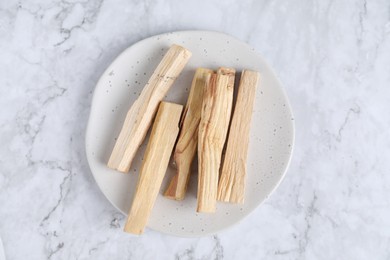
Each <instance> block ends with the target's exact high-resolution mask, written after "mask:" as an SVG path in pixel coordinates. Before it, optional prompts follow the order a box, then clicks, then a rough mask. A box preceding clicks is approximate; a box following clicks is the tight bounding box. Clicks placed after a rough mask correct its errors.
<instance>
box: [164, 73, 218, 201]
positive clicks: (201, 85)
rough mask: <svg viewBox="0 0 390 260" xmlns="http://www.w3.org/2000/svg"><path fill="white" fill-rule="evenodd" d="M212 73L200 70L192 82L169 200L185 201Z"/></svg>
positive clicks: (167, 191)
mask: <svg viewBox="0 0 390 260" xmlns="http://www.w3.org/2000/svg"><path fill="white" fill-rule="evenodd" d="M212 73H213V71H212V70H209V69H204V68H198V69H197V70H196V72H195V75H194V78H193V80H192V84H191V90H190V94H189V96H188V100H187V104H186V107H185V109H184V113H183V117H182V121H181V127H180V128H181V129H180V135H179V139H178V141H177V144H176V148H175V153H174V158H175V163H176V167H177V173H176V174H175V175H174V176H173V178H172V180H171V182H170V184H169V186H168V188H167V190H166V191H165V194H164V195H165V196H166V197H168V198H171V199H175V200H183V199H184V196H185V193H186V190H187V186H188V181H189V178H190V170H191V164H192V161H193V159H194V156H195V153H196V149H197V146H198V132H199V122H200V116H201V111H202V100H203V90H204V89H205V88H207V87H208V85H209V83H210V77H211V75H212Z"/></svg>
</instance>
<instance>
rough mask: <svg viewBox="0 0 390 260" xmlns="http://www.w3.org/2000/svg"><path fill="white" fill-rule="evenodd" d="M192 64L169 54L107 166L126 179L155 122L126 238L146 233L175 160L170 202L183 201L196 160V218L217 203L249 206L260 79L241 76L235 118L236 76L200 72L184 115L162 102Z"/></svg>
mask: <svg viewBox="0 0 390 260" xmlns="http://www.w3.org/2000/svg"><path fill="white" fill-rule="evenodd" d="M190 57H191V52H190V51H188V50H187V49H185V48H183V47H181V46H178V45H172V46H171V48H170V49H169V50H168V52H167V53H166V54H165V56H164V57H163V59H162V61H161V62H160V64H159V65H158V66H157V68H156V69H155V71H154V73H153V74H152V76H151V77H150V79H149V81H148V83H147V84H146V86H145V87H144V89H143V90H142V93H141V95H140V96H139V98H138V99H137V100H136V101H135V102H134V104H133V105H132V107H131V108H130V110H129V111H128V113H127V115H126V118H125V121H124V123H123V127H122V130H121V132H120V134H119V137H118V139H117V141H116V144H115V146H114V149H113V151H112V154H111V156H110V159H109V161H108V167H110V168H112V169H115V170H118V171H120V172H124V173H127V172H128V171H129V169H130V166H131V163H132V161H133V158H134V156H135V154H136V152H137V150H138V148H139V146H140V145H141V143H142V142H143V140H144V138H145V136H146V133H147V131H148V130H149V128H150V126H151V125H152V122H153V119H154V123H153V127H152V131H151V135H150V139H149V142H148V145H147V148H146V151H145V154H144V159H143V164H142V167H141V171H140V175H139V177H138V183H137V188H136V191H135V195H134V198H133V203H132V206H131V209H130V212H129V216H128V219H127V222H126V225H125V231H126V232H129V233H133V234H141V233H142V232H143V230H144V228H145V226H146V225H147V221H148V219H149V216H150V214H151V211H152V208H153V205H154V202H155V200H156V198H157V196H158V193H159V191H160V188H161V184H162V181H163V178H164V175H165V172H166V170H167V167H168V163H169V159H170V157H171V154H172V152H173V156H174V160H175V162H176V167H177V173H176V175H175V176H174V177H173V178H172V180H171V181H170V184H169V186H168V188H167V190H166V191H165V193H164V195H165V196H166V197H167V198H171V199H175V200H183V199H184V197H185V193H186V190H187V186H188V183H189V178H190V175H191V164H192V161H193V159H194V157H195V155H196V152H197V154H198V194H197V199H198V203H197V204H198V205H197V211H198V212H215V209H216V201H217V200H220V201H224V202H231V203H243V202H244V194H245V175H246V158H247V150H248V143H249V130H250V122H251V117H252V110H253V106H254V100H255V93H256V88H257V85H258V81H259V73H258V72H255V71H250V70H244V71H242V73H241V79H240V83H239V86H238V92H237V100H236V103H235V106H234V111H233V114H232V110H233V109H232V108H233V92H234V85H235V84H234V83H235V75H236V71H235V69H233V68H226V67H221V68H219V69H218V70H217V71H213V70H211V69H205V68H198V69H197V70H196V72H195V75H194V78H193V81H192V85H191V90H190V93H189V97H188V100H187V104H186V106H185V108H184V111H182V110H183V106H182V105H179V104H174V103H169V102H164V101H162V100H163V98H164V96H165V95H166V93H167V92H168V90H169V88H170V87H171V86H172V84H173V82H174V81H175V79H176V78H177V77H178V76H179V74H180V73H181V71H182V70H183V69H184V67H185V65H186V64H187V62H188V61H189V59H190ZM175 143H176V146H175ZM224 147H226V151H225V155H224V158H222V150H223V149H224Z"/></svg>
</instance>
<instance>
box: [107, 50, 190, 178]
mask: <svg viewBox="0 0 390 260" xmlns="http://www.w3.org/2000/svg"><path fill="white" fill-rule="evenodd" d="M190 57H191V53H190V52H189V51H188V50H186V49H185V48H183V47H181V46H178V45H172V46H171V48H170V49H169V50H168V52H167V53H166V54H165V56H164V58H163V59H162V61H161V62H160V64H159V65H158V66H157V68H156V70H155V71H154V72H153V75H152V76H151V78H150V79H149V81H148V83H147V84H146V86H145V87H144V89H143V90H142V92H141V95H140V96H139V97H138V99H137V100H136V101H135V102H134V104H133V105H132V106H131V108H130V110H129V112H127V115H126V119H125V122H124V124H123V127H122V130H121V132H120V134H119V137H118V140H117V141H116V144H115V147H114V149H113V151H112V153H111V157H110V159H109V161H108V164H107V165H108V167H110V168H112V169H116V170H118V171H121V172H128V171H129V169H130V166H131V162H132V161H133V158H134V156H135V154H136V152H137V150H138V148H139V146H140V145H141V143H142V141H143V140H144V138H145V136H146V133H147V131H148V129H149V127H150V125H151V122H152V119H153V117H154V115H155V114H156V111H157V107H158V104H159V103H160V102H161V100H162V99H163V98H164V96H165V94H166V93H167V91H168V90H169V88H170V87H171V86H172V84H173V82H174V81H175V79H176V78H177V77H178V75H179V74H180V72H181V71H182V70H183V68H184V66H185V65H186V64H187V62H188V60H189V58H190Z"/></svg>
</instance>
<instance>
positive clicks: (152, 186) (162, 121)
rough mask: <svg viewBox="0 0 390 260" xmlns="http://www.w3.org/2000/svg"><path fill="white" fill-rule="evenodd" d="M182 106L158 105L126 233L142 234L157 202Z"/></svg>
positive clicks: (173, 143)
mask: <svg viewBox="0 0 390 260" xmlns="http://www.w3.org/2000/svg"><path fill="white" fill-rule="evenodd" d="M182 110H183V106H181V105H177V104H173V103H168V102H161V105H160V108H159V110H158V113H157V116H156V120H155V122H154V125H153V128H152V132H151V134H150V139H149V143H148V146H147V147H146V151H145V155H144V160H143V164H142V168H141V172H140V175H139V177H138V183H137V188H136V191H135V195H134V199H133V204H132V205H131V209H130V212H129V216H128V218H127V222H126V225H125V232H128V233H133V234H141V233H143V230H144V228H145V226H146V224H147V222H148V219H149V216H150V213H151V211H152V208H153V205H154V202H155V201H156V198H157V195H158V192H159V190H160V187H161V184H162V181H163V178H164V175H165V172H166V170H167V167H168V163H169V158H170V156H171V153H172V150H173V146H174V145H175V141H176V138H177V135H178V133H179V121H180V115H181V111H182Z"/></svg>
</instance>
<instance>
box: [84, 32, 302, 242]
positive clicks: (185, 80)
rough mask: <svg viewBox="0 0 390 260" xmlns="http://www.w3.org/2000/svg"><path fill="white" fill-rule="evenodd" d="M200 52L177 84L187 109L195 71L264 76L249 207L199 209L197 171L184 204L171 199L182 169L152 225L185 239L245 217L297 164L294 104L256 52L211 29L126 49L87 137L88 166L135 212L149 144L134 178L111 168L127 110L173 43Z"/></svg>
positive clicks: (108, 75)
mask: <svg viewBox="0 0 390 260" xmlns="http://www.w3.org/2000/svg"><path fill="white" fill-rule="evenodd" d="M174 43H175V44H179V45H182V46H184V47H186V48H187V49H189V50H190V51H191V52H192V54H193V55H192V58H191V60H190V62H189V63H188V64H187V66H186V67H185V69H184V71H183V72H182V73H181V75H180V76H179V78H178V79H177V80H176V82H175V83H174V85H173V86H172V88H171V89H170V91H169V92H168V95H167V97H166V100H168V101H172V102H176V103H180V104H183V105H184V104H185V103H186V99H187V96H188V91H189V87H190V85H191V80H192V77H193V75H194V71H195V69H196V68H198V67H206V68H212V69H217V68H218V67H219V66H227V67H233V68H236V69H237V71H241V70H242V69H252V70H256V71H259V72H260V73H261V82H260V85H259V88H258V91H257V93H256V104H255V109H254V114H253V119H252V127H251V132H250V145H249V154H248V162H247V165H248V174H247V180H246V183H247V186H246V194H245V200H246V201H245V203H244V204H243V205H235V204H227V203H221V202H219V203H218V204H217V211H216V213H215V214H202V213H197V212H196V190H197V174H196V170H194V174H193V175H192V177H191V179H190V183H189V190H188V192H187V195H186V198H185V199H184V200H183V201H173V200H170V199H166V198H164V197H163V195H162V193H163V191H164V190H165V189H166V187H167V184H168V181H169V180H170V179H171V177H172V175H173V174H174V172H175V169H174V166H173V165H172V164H171V165H170V166H169V168H168V170H167V173H166V176H165V179H164V182H163V185H162V188H161V190H160V194H159V196H158V198H157V201H156V203H155V206H154V208H153V212H152V214H151V217H150V219H149V224H148V227H149V228H151V229H154V230H157V231H160V232H163V233H167V234H172V235H177V236H185V237H190V236H202V235H206V234H211V233H216V232H218V231H220V230H222V229H224V228H226V227H229V226H231V225H233V224H235V223H237V222H238V221H240V220H242V219H243V218H244V217H245V216H247V215H248V214H249V213H250V212H251V211H253V210H254V209H255V208H256V207H258V206H259V205H260V204H261V203H262V202H263V201H264V199H265V198H267V197H268V196H269V195H270V194H271V192H272V191H273V190H274V189H275V188H276V187H277V186H278V184H279V183H280V182H281V180H282V178H283V176H284V175H285V173H286V170H287V167H288V165H289V162H290V158H291V153H292V148H293V141H294V124H293V119H292V113H291V109H290V105H289V103H288V100H287V96H286V94H285V93H284V91H283V89H282V86H281V84H280V82H279V80H278V79H277V78H276V76H275V74H274V72H273V71H272V69H271V68H270V67H269V66H268V65H267V63H266V62H265V61H264V59H263V58H262V57H261V56H260V55H259V54H257V53H256V52H255V51H254V49H253V48H251V47H250V46H248V45H247V44H246V43H243V42H241V41H239V40H237V39H235V38H233V37H231V36H229V35H226V34H222V33H218V32H209V31H184V32H174V33H168V34H162V35H157V36H153V37H151V38H148V39H145V40H142V41H140V42H138V43H136V44H134V45H132V46H130V47H129V48H128V49H126V50H125V51H124V52H123V53H122V54H121V55H119V57H117V58H116V59H115V60H114V62H113V63H112V64H111V65H110V66H109V67H108V68H107V70H106V71H105V72H104V73H103V75H102V76H101V78H100V80H99V82H98V83H97V85H96V88H95V93H94V96H93V100H92V107H91V114H90V118H89V123H88V130H87V134H86V152H87V157H88V162H89V165H90V168H91V171H92V174H93V176H94V177H95V179H96V182H97V184H98V186H99V187H100V189H101V190H102V192H103V193H104V195H105V196H106V197H107V199H108V200H109V201H110V202H111V203H112V204H113V205H114V206H115V207H116V208H117V209H118V210H120V211H121V212H122V213H123V214H127V212H128V210H129V208H130V206H131V202H132V198H133V193H134V191H135V186H136V182H137V177H138V170H139V169H140V165H141V159H142V156H143V153H144V150H145V146H146V143H147V139H146V140H145V142H144V144H143V145H142V146H141V148H140V150H139V152H138V154H137V156H136V157H135V160H134V162H133V164H132V168H131V170H130V173H129V174H123V173H119V172H116V171H114V170H111V169H109V168H108V167H107V166H106V162H107V161H108V158H109V156H110V153H111V151H112V148H113V146H114V143H115V138H116V137H117V136H118V134H119V131H120V129H121V127H122V123H123V121H124V118H125V115H126V112H127V111H128V109H129V108H130V106H131V104H132V103H133V102H134V101H135V100H136V98H137V97H138V96H139V94H140V92H141V91H142V88H143V86H144V85H145V83H146V82H147V80H148V78H149V77H150V75H151V74H152V72H153V70H154V69H155V68H156V66H157V64H158V63H159V62H160V60H161V58H162V56H163V55H164V53H165V52H166V51H167V49H168V48H169V46H170V45H171V44H174Z"/></svg>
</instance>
